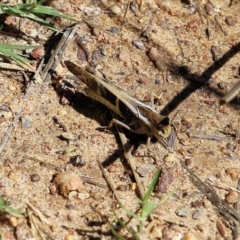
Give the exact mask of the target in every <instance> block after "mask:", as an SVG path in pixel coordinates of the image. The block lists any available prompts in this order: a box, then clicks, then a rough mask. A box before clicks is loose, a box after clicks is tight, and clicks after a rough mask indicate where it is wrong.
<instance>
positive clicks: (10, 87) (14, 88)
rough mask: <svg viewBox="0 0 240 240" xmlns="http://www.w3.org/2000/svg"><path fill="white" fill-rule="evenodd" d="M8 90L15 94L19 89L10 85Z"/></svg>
mask: <svg viewBox="0 0 240 240" xmlns="http://www.w3.org/2000/svg"><path fill="white" fill-rule="evenodd" d="M8 89H9V90H10V91H12V92H15V91H16V89H17V88H16V87H15V86H14V85H11V84H10V85H8Z"/></svg>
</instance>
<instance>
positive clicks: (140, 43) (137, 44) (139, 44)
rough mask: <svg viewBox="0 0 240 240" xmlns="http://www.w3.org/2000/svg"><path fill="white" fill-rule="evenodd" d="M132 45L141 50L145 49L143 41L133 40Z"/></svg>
mask: <svg viewBox="0 0 240 240" xmlns="http://www.w3.org/2000/svg"><path fill="white" fill-rule="evenodd" d="M132 45H133V46H135V47H136V48H138V49H141V50H144V49H145V46H144V44H143V42H142V41H138V40H134V41H132Z"/></svg>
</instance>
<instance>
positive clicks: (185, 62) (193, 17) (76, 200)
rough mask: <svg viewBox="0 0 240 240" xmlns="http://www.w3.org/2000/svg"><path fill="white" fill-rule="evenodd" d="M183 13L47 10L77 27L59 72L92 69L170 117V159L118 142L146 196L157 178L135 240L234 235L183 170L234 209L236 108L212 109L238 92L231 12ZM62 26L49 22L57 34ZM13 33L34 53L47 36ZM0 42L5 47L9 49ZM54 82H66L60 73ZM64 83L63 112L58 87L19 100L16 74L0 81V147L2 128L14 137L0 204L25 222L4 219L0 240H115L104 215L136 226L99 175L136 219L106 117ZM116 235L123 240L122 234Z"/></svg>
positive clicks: (227, 8)
mask: <svg viewBox="0 0 240 240" xmlns="http://www.w3.org/2000/svg"><path fill="white" fill-rule="evenodd" d="M186 2H187V3H182V2H180V1H166V0H165V1H153V0H147V1H143V3H144V4H143V6H142V9H141V10H140V5H139V3H138V2H135V1H132V2H130V4H129V5H128V2H127V1H102V2H100V1H81V0H79V1H77V0H75V1H73V0H72V1H53V2H52V3H49V4H51V6H54V7H56V8H58V9H59V10H61V11H63V12H64V13H67V14H70V15H72V16H73V17H75V18H76V19H78V20H80V21H81V22H80V24H79V25H78V30H77V37H76V38H75V39H74V41H73V42H71V43H69V45H68V47H67V50H66V51H65V52H64V56H63V60H70V61H72V62H75V63H77V64H79V65H81V66H83V67H85V66H87V65H91V67H92V68H94V69H95V70H96V71H97V72H98V74H99V75H100V76H102V77H107V78H108V79H109V80H110V81H111V82H112V83H113V84H115V85H117V86H119V87H121V88H122V89H124V90H125V91H127V92H129V93H130V94H131V95H132V96H133V97H135V98H136V99H138V100H140V101H143V102H144V103H146V104H149V102H150V95H151V93H152V92H154V93H155V94H156V95H159V96H161V98H160V99H158V100H157V99H156V101H155V103H156V106H155V107H156V109H157V111H158V112H160V113H161V114H164V115H168V116H169V117H170V118H171V119H172V118H173V117H174V116H175V117H174V118H173V124H174V126H175V128H176V131H177V139H176V143H175V146H174V148H173V151H172V152H169V151H168V150H166V149H164V148H163V147H162V146H161V145H160V144H159V143H158V142H156V141H154V140H153V141H152V143H151V145H150V147H149V148H147V146H146V145H145V142H146V138H145V137H144V136H141V135H137V134H130V133H129V132H126V135H127V137H128V139H129V143H131V144H132V145H134V146H138V147H135V149H134V150H133V151H132V154H133V157H134V160H135V164H136V167H137V169H138V172H140V170H141V169H143V170H142V171H143V172H144V173H143V174H141V176H140V179H141V182H142V184H143V186H144V189H145V190H146V189H147V186H149V184H150V182H151V179H152V177H153V175H154V173H155V171H156V169H160V168H161V169H162V170H163V175H162V177H163V178H164V177H165V178H166V183H164V184H163V183H161V184H162V187H163V188H162V189H161V190H160V191H158V192H155V193H154V195H153V196H152V198H151V200H155V201H157V202H159V204H158V205H157V208H156V209H155V211H154V212H153V213H152V215H151V216H152V218H151V219H148V220H147V221H146V222H145V223H144V225H145V227H144V231H143V233H142V234H139V237H140V239H174V240H175V239H185V240H186V239H234V238H235V239H237V236H236V234H237V229H238V225H237V223H236V226H235V231H233V223H232V221H230V219H227V218H226V217H224V216H221V215H219V214H218V212H217V211H216V206H214V205H213V203H212V202H210V201H209V200H208V199H207V197H206V196H204V195H203V194H202V193H201V192H200V191H199V189H198V188H197V187H196V186H195V185H194V184H193V183H192V181H191V180H190V179H189V175H188V174H187V172H186V171H185V170H184V169H183V168H182V166H181V164H180V162H184V163H185V164H187V166H188V167H189V168H190V169H191V170H192V171H193V172H194V173H195V174H196V175H197V176H198V177H199V178H200V179H201V180H202V181H203V182H204V183H206V184H207V185H208V186H209V187H210V188H211V189H212V190H213V191H214V192H216V193H217V195H218V196H219V197H220V198H221V199H223V200H224V201H226V202H227V203H228V204H229V205H230V206H231V207H233V208H236V207H237V206H238V201H239V194H238V191H237V186H238V181H239V173H240V168H239V152H240V148H239V100H238V99H236V100H235V101H234V102H233V103H231V104H228V105H223V106H220V105H219V99H220V97H221V96H222V95H223V94H224V93H226V92H227V90H229V89H230V88H231V86H233V84H234V83H236V82H237V81H238V80H239V61H240V56H239V54H238V52H239V49H240V48H239V46H238V45H239V29H240V19H239V14H238V13H239V10H240V4H238V2H237V1H215V0H214V1H211V3H208V2H207V1H196V2H192V3H188V1H186ZM190 2H191V1H190ZM127 7H128V9H127V11H126V8H127ZM83 19H84V21H83ZM14 24H16V25H17V20H16V22H14V21H13V23H12V25H13V26H14ZM68 24H69V22H68V23H66V21H62V20H59V19H56V20H55V22H54V25H55V26H56V27H59V28H61V29H62V28H64V27H65V26H67V25H68ZM22 31H23V32H26V33H27V34H28V35H30V36H36V34H37V35H38V36H39V37H40V38H41V39H42V42H45V41H46V40H47V39H48V37H49V36H50V34H51V32H50V31H49V30H46V29H45V28H42V29H39V27H38V25H37V24H35V23H31V22H30V21H27V22H26V23H25V25H23V27H22ZM1 41H2V42H5V43H10V42H14V40H13V39H12V38H11V37H5V38H3V37H1ZM17 42H18V44H29V42H28V43H27V42H26V40H22V39H19V40H18V41H17ZM36 43H38V42H37V41H36ZM36 43H35V42H34V40H33V39H32V40H31V44H36ZM36 63H37V60H35V63H34V64H36ZM56 71H57V73H58V75H59V76H61V77H66V75H67V76H68V77H69V76H70V73H69V72H68V70H67V69H66V68H65V67H64V64H63V63H61V64H59V66H58V68H57V70H56ZM65 80H66V78H65ZM67 81H69V82H71V83H72V84H73V85H74V86H75V89H76V90H75V91H77V93H76V94H75V95H74V96H71V97H70V98H69V99H70V100H69V104H66V103H67V100H66V98H67V97H66V95H64V96H63V95H62V92H61V91H59V87H53V85H52V84H46V83H36V84H35V85H34V89H33V91H32V92H31V94H30V95H29V96H28V97H25V95H24V92H25V90H26V88H27V86H28V85H29V83H26V80H25V78H24V77H23V76H22V74H21V73H20V72H16V71H15V72H14V71H12V72H11V71H1V75H0V92H1V94H0V126H1V127H0V139H2V141H3V140H4V136H5V134H6V133H7V129H8V128H9V126H14V130H13V131H12V133H11V135H10V140H9V142H8V143H7V145H6V146H5V147H4V149H3V150H2V152H1V164H0V196H1V197H3V199H4V200H5V201H7V202H8V203H9V204H10V205H11V206H12V207H15V208H20V209H21V210H24V211H25V212H26V214H25V215H23V216H21V217H20V216H8V215H5V214H3V215H2V217H1V224H0V233H1V236H2V239H24V240H25V239H113V236H112V235H111V232H110V230H109V226H108V225H107V223H106V219H107V220H108V221H110V222H111V223H113V224H116V217H115V216H114V213H113V210H112V208H113V209H115V210H116V212H117V214H118V216H119V217H121V218H122V219H123V221H126V222H128V224H129V226H132V227H133V228H134V229H136V226H137V220H136V219H131V220H130V221H129V217H128V216H127V214H126V211H124V210H123V209H121V208H120V207H119V205H120V203H119V202H117V201H116V199H115V197H114V196H113V193H112V191H111V189H110V188H109V187H108V185H107V182H106V180H105V178H104V177H103V174H102V171H101V169H100V167H99V163H103V166H104V168H105V170H106V173H107V175H108V178H109V179H110V181H111V183H112V185H113V188H114V189H115V191H116V193H117V195H118V197H119V199H120V201H121V203H122V204H123V205H124V206H125V207H126V208H127V209H131V210H133V211H135V210H136V209H137V208H138V203H137V193H136V191H134V187H133V184H132V181H133V179H132V176H131V173H130V171H129V167H128V165H127V164H126V160H125V157H124V151H123V147H122V145H121V142H120V140H119V137H118V133H117V130H116V128H114V127H113V128H111V129H108V130H106V129H105V130H104V129H101V128H100V126H107V125H108V124H109V122H110V121H111V118H112V116H111V112H110V111H109V109H107V108H106V107H105V106H103V105H101V104H100V103H98V102H96V101H93V100H91V99H89V98H88V97H86V96H85V95H84V94H83V92H82V91H83V88H84V84H82V83H76V82H74V81H73V80H72V79H71V77H70V78H67ZM61 86H62V88H63V83H62V85H61ZM70 92H71V91H70ZM71 93H72V92H71ZM70 95H71V94H70ZM65 97H66V98H65ZM22 106H23V110H22V112H21V115H20V118H17V119H15V116H16V115H17V113H18V111H19V109H21V108H22ZM13 119H15V121H13ZM12 124H13V125H12ZM152 153H154V154H152ZM75 156H78V158H77V160H76V158H74V157H75ZM139 167H141V168H139ZM146 169H149V171H146ZM63 173H65V175H64V176H63ZM79 176H80V177H86V178H87V179H91V180H92V181H94V182H95V183H94V184H90V183H87V182H86V181H84V182H82V180H81V179H80V177H79ZM62 181H63V182H62ZM66 183H67V186H66V185H64V184H66ZM161 184H160V185H161ZM173 190H174V191H173ZM171 191H173V194H172V195H171V196H170V197H169V199H168V200H167V201H165V202H164V203H161V204H160V200H161V199H163V198H164V197H165V196H167V195H168V193H170V192H171ZM235 222H236V221H235ZM121 234H122V235H123V236H124V237H125V239H127V238H128V237H129V234H127V233H126V231H125V230H121Z"/></svg>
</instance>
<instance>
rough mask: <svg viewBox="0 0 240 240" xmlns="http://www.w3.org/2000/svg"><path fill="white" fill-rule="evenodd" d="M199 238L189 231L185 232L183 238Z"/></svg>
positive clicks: (184, 239) (195, 239) (192, 239)
mask: <svg viewBox="0 0 240 240" xmlns="http://www.w3.org/2000/svg"><path fill="white" fill-rule="evenodd" d="M198 239H199V238H198V237H196V236H195V235H194V234H193V233H191V232H188V233H185V234H184V235H183V237H182V239H181V240H198Z"/></svg>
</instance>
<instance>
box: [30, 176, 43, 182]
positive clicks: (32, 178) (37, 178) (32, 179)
mask: <svg viewBox="0 0 240 240" xmlns="http://www.w3.org/2000/svg"><path fill="white" fill-rule="evenodd" d="M30 178H31V181H32V182H38V181H40V179H41V178H40V176H39V175H38V174H32V175H31V176H30Z"/></svg>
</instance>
